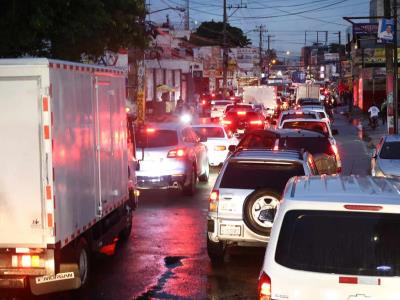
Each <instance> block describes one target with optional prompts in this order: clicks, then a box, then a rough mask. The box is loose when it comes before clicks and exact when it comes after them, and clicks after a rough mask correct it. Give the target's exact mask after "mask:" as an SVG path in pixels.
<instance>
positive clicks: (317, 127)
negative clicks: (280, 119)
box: [283, 121, 329, 136]
mask: <svg viewBox="0 0 400 300" xmlns="http://www.w3.org/2000/svg"><path fill="white" fill-rule="evenodd" d="M283 128H291V129H306V130H311V131H315V132H319V133H322V134H324V135H326V136H327V135H329V130H328V126H327V124H326V123H325V122H307V121H293V122H286V123H284V124H283Z"/></svg>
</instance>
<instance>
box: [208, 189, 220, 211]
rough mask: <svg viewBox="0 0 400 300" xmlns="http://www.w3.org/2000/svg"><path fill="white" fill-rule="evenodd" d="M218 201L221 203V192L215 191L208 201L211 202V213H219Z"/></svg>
mask: <svg viewBox="0 0 400 300" xmlns="http://www.w3.org/2000/svg"><path fill="white" fill-rule="evenodd" d="M218 201H219V191H218V190H213V191H212V192H211V194H210V198H209V199H208V202H209V208H208V210H209V211H212V212H217V210H218Z"/></svg>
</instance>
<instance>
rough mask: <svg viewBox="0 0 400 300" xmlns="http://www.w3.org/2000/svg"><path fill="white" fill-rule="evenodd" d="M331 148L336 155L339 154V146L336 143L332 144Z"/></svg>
mask: <svg viewBox="0 0 400 300" xmlns="http://www.w3.org/2000/svg"><path fill="white" fill-rule="evenodd" d="M331 148H332V151H333V153H335V155H336V156H338V155H339V151H338V148H337V146H336V145H332V146H331Z"/></svg>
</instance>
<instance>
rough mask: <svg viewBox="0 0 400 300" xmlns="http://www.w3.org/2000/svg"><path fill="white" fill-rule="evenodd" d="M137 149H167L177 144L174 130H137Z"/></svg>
mask: <svg viewBox="0 0 400 300" xmlns="http://www.w3.org/2000/svg"><path fill="white" fill-rule="evenodd" d="M136 142H137V147H140V148H158V147H169V146H175V145H177V144H178V134H177V132H176V130H164V129H160V130H158V129H154V130H153V129H150V130H146V129H143V130H137V132H136Z"/></svg>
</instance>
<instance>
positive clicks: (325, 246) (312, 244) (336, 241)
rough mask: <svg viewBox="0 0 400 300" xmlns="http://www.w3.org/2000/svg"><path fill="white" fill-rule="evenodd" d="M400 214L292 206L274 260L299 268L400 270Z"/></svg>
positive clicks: (379, 272)
mask: <svg viewBox="0 0 400 300" xmlns="http://www.w3.org/2000/svg"><path fill="white" fill-rule="evenodd" d="M399 231H400V217H399V215H398V214H384V213H364V212H363V213H361V212H333V211H309V210H292V211H289V212H287V213H286V215H285V217H284V219H283V222H282V227H281V232H280V235H279V239H278V244H277V248H276V252H275V253H276V254H275V260H276V262H277V263H279V264H281V265H282V266H285V267H288V268H291V269H295V270H303V271H311V272H321V273H336V274H348V275H365V276H400V251H399V245H400V235H399Z"/></svg>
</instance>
